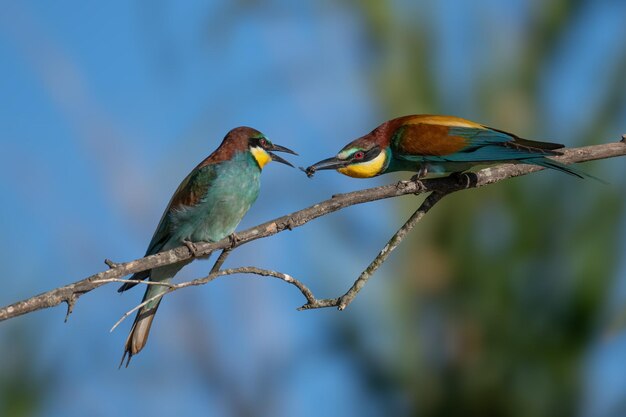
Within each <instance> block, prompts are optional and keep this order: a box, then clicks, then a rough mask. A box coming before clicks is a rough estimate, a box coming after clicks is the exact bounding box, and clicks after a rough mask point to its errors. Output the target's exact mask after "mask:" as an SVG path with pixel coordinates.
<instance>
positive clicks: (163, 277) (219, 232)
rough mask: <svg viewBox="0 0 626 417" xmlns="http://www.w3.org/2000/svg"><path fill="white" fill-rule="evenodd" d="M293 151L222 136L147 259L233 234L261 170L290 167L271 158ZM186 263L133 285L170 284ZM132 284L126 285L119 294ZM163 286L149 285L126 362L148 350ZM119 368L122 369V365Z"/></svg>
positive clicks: (171, 207) (174, 204) (188, 182)
mask: <svg viewBox="0 0 626 417" xmlns="http://www.w3.org/2000/svg"><path fill="white" fill-rule="evenodd" d="M275 151H281V152H288V153H291V154H294V155H297V154H296V153H295V152H294V151H292V150H290V149H287V148H285V147H283V146H279V145H275V144H273V143H272V142H270V140H269V139H267V138H266V137H265V136H264V135H263V134H262V133H261V132H259V131H257V130H255V129H252V128H250V127H237V128H235V129H233V130H231V131H230V132H228V134H227V135H226V137H225V138H224V140H223V141H222V143H221V145H220V146H219V147H218V148H217V149H216V150H215V152H213V153H212V154H211V155H209V156H208V157H207V158H206V159H205V160H204V161H202V162H200V164H198V166H196V167H195V168H194V169H193V171H191V173H190V174H189V175H187V177H186V178H185V179H184V180H183V182H182V183H181V184H180V185H179V186H178V188H177V189H176V192H175V193H174V195H173V196H172V199H171V200H170V202H169V204H168V205H167V208H166V209H165V212H164V213H163V216H162V217H161V221H160V222H159V225H158V226H157V228H156V231H155V232H154V236H152V240H151V241H150V244H149V245H148V250H147V251H146V256H148V255H152V254H155V253H157V252H162V251H166V250H169V249H172V248H175V247H177V246H181V245H182V244H188V245H189V244H190V243H191V244H193V242H201V241H202V242H217V241H218V240H221V239H223V238H224V237H226V236H229V235H230V234H232V233H233V232H234V231H235V228H236V227H237V225H238V224H239V222H240V221H241V219H242V218H243V216H244V215H245V214H246V212H247V211H248V210H249V209H250V206H251V205H252V204H253V203H254V201H255V200H256V198H257V196H258V194H259V186H260V176H261V170H262V169H263V167H264V166H265V165H266V164H267V163H268V162H270V161H276V162H281V163H283V164H287V165H289V166H293V165H291V164H290V163H289V162H287V161H286V160H284V159H283V158H281V157H280V156H278V155H276V154H274V153H273V152H275ZM189 262H190V260H187V261H183V262H178V263H176V264H172V265H166V266H163V267H159V268H154V269H151V270H149V271H144V272H139V273H136V274H135V275H133V276H132V277H131V279H133V280H137V281H139V280H143V279H146V278H149V279H150V280H151V281H158V282H165V283H167V282H170V281H171V279H172V278H173V277H174V275H176V273H177V272H178V271H179V270H180V269H181V268H182V267H183V266H185V265H186V264H187V263H189ZM135 285H137V284H136V283H126V284H124V285H122V286H121V287H120V289H119V290H118V291H119V292H122V291H126V290H128V289H130V288H132V287H133V286H135ZM166 291H167V287H166V286H163V285H147V289H146V293H145V295H144V298H143V299H144V301H145V300H148V299H151V298H154V297H157V298H155V299H154V300H153V301H150V302H149V303H148V304H146V305H145V306H143V307H142V308H141V309H140V310H139V311H138V312H137V317H136V318H135V322H134V324H133V327H132V329H131V331H130V334H129V335H128V339H126V345H125V348H124V356H122V363H123V362H124V358H125V357H126V355H128V362H126V366H128V363H129V362H130V358H131V357H132V356H133V355H135V354H137V353H138V352H139V351H140V350H141V349H143V347H144V346H145V345H146V341H147V340H148V333H149V332H150V326H151V325H152V320H153V319H154V314H155V313H156V311H157V308H158V307H159V303H160V302H161V298H160V297H158V296H159V295H162V294H164V293H165V292H166ZM120 365H121V364H120Z"/></svg>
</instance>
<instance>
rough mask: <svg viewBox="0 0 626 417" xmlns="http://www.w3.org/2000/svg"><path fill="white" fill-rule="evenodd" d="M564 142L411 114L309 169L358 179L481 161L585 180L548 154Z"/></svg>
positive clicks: (451, 118)
mask: <svg viewBox="0 0 626 417" xmlns="http://www.w3.org/2000/svg"><path fill="white" fill-rule="evenodd" d="M563 147H564V145H560V144H557V143H549V142H537V141H532V140H528V139H522V138H520V137H518V136H516V135H514V134H512V133H507V132H505V131H502V130H499V129H494V128H491V127H488V126H484V125H481V124H479V123H475V122H472V121H469V120H465V119H461V118H459V117H454V116H435V115H411V116H404V117H398V118H396V119H392V120H389V121H387V122H385V123H383V124H381V125H380V126H378V127H377V128H376V129H374V130H372V131H371V132H370V133H368V134H367V135H365V136H361V137H360V138H358V139H356V140H354V141H352V142H350V143H349V144H347V145H346V146H344V148H343V149H342V150H341V151H340V152H339V153H338V154H337V156H335V157H332V158H328V159H324V160H323V161H320V162H318V163H316V164H313V165H311V166H310V167H308V168H307V169H306V171H305V172H306V174H307V175H308V176H309V177H311V176H312V175H313V174H314V173H315V171H317V170H321V169H336V170H337V171H338V172H340V173H342V174H344V175H348V176H350V177H356V178H370V177H374V176H377V175H381V174H385V173H387V172H394V171H413V172H417V176H418V177H420V178H421V177H424V176H426V175H427V174H428V173H436V174H437V173H445V172H461V171H465V170H467V169H470V168H472V167H473V166H475V165H481V164H489V163H495V162H507V161H508V162H522V163H526V164H534V165H539V166H542V167H544V168H552V169H556V170H559V171H563V172H566V173H568V174H571V175H574V176H577V177H580V178H583V177H589V176H590V175H588V174H585V173H584V172H582V171H579V170H577V169H575V168H573V167H571V166H566V165H564V164H561V163H560V162H557V161H555V160H553V159H550V158H547V157H548V156H555V155H559V154H560V153H559V152H558V151H556V149H560V148H563Z"/></svg>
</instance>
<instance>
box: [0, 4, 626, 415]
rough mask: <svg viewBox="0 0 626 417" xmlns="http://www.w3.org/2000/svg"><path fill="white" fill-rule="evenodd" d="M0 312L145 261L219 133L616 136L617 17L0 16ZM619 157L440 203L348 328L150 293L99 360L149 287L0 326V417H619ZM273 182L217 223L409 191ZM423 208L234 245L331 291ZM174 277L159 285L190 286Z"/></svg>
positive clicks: (284, 309)
mask: <svg viewBox="0 0 626 417" xmlns="http://www.w3.org/2000/svg"><path fill="white" fill-rule="evenodd" d="M0 8H1V12H0V141H1V142H0V143H1V144H2V146H1V149H2V150H1V151H0V194H1V195H2V204H0V229H1V230H2V233H1V234H0V262H1V264H2V266H3V271H2V288H3V290H2V291H1V292H0V304H1V305H6V304H9V303H12V302H15V301H17V300H19V299H23V298H27V297H29V296H31V295H34V294H37V293H40V292H43V291H46V290H49V289H52V288H55V287H58V286H61V285H64V284H67V283H70V282H73V281H76V280H79V279H81V278H84V277H86V276H88V275H90V274H92V273H95V272H98V271H101V270H104V269H106V267H105V265H104V264H103V262H102V261H103V259H104V258H111V259H113V260H115V261H127V260H131V259H135V258H138V257H140V256H141V255H143V253H144V251H145V248H146V246H147V244H148V242H149V240H150V237H151V236H152V233H153V231H154V228H155V227H156V224H157V223H158V221H159V218H160V216H161V213H162V210H163V209H164V207H165V206H166V204H167V202H168V200H169V197H170V196H171V194H172V193H173V191H174V190H175V188H176V186H177V185H178V183H179V182H180V181H181V180H182V178H184V177H185V175H186V174H187V173H188V172H189V171H190V170H191V169H192V168H193V167H194V166H195V165H196V164H197V163H198V162H199V161H200V160H202V159H203V158H204V157H205V156H206V155H208V154H209V153H210V152H212V151H213V149H215V148H216V146H217V145H218V144H219V143H220V141H221V140H222V138H223V136H224V135H225V133H226V132H227V131H228V130H229V129H231V128H232V127H235V126H239V125H249V126H253V127H255V128H257V129H259V130H261V131H262V132H264V133H265V134H266V135H267V136H268V137H269V138H270V139H272V140H273V141H275V142H276V143H279V144H282V145H285V146H288V147H290V148H293V149H295V150H297V151H298V152H299V153H300V155H301V156H300V157H292V158H290V159H291V160H292V161H293V162H295V163H296V164H297V165H301V166H307V165H309V164H311V163H313V162H316V161H318V160H320V159H322V158H326V157H329V156H332V155H334V154H335V153H336V152H337V151H338V150H339V149H340V148H341V147H342V146H343V145H344V144H345V143H347V142H348V141H349V140H352V139H354V138H356V137H358V136H360V135H362V134H365V133H367V132H369V131H370V130H371V129H373V128H374V127H375V126H377V125H378V124H379V123H381V122H382V121H384V120H386V119H389V118H392V117H396V116H400V115H405V114H413V113H443V114H453V115H457V116H461V117H465V118H469V119H473V120H476V121H479V122H482V123H485V124H488V125H492V126H494V127H498V128H501V129H504V130H508V131H512V132H515V133H517V134H519V135H520V136H522V137H527V138H531V139H538V140H550V141H555V142H561V143H565V144H566V145H567V146H581V145H589V144H599V143H605V142H611V141H617V140H619V138H620V135H621V134H623V133H626V43H624V39H626V25H625V24H624V16H626V2H625V1H623V0H597V1H582V0H581V1H568V0H554V1H550V2H546V1H541V0H528V1H524V0H514V1H507V2H501V1H496V0H480V1H473V2H466V1H435V0H431V1H400V0H398V1H391V0H388V1H376V0H371V1H339V2H337V1H325V0H323V1H316V2H290V1H286V0H282V1H280V0H275V1H265V2H261V1H256V0H239V1H230V2H227V1H222V2H217V1H213V2H201V1H188V2H177V1H173V0H158V1H150V2H148V1H110V2H79V1H73V2H62V3H59V2H35V1H3V2H2V3H1V5H0ZM625 161H626V160H625V159H624V158H621V159H613V160H604V161H598V162H594V163H587V164H585V165H584V166H583V167H581V168H582V169H584V170H586V171H587V172H589V173H591V174H593V175H596V176H598V177H601V178H603V179H605V180H606V181H608V182H609V183H610V184H609V185H602V184H599V183H597V182H594V181H579V180H576V179H574V178H570V177H568V176H564V175H562V174H560V173H558V172H541V173H538V174H535V175H531V176H527V177H523V178H517V179H512V180H509V181H505V182H502V183H499V184H496V185H493V186H490V187H485V188H484V189H480V190H471V191H467V192H460V193H457V194H455V195H452V196H450V197H448V198H446V199H445V200H444V201H443V202H441V203H440V204H439V205H438V206H437V207H436V208H435V209H434V210H433V211H432V212H431V213H430V214H429V215H428V216H427V217H426V218H425V219H424V221H423V222H421V223H420V224H419V225H418V226H417V227H416V228H415V229H414V231H413V232H412V233H411V235H410V236H409V237H408V239H407V240H406V241H405V242H404V243H403V245H402V246H401V247H400V248H399V249H398V251H397V252H396V253H394V254H393V255H392V256H391V257H390V259H389V260H388V262H387V263H386V264H385V265H384V266H383V267H382V268H381V269H380V270H379V272H378V273H377V274H376V275H375V276H374V278H373V279H372V280H371V281H370V283H369V284H368V285H367V287H365V289H364V291H362V292H361V294H360V295H359V297H358V298H357V299H356V300H355V302H354V303H353V304H352V305H351V306H350V308H348V309H347V310H346V311H344V312H338V311H336V310H334V309H332V310H331V309H329V310H317V311H306V312H297V311H296V307H298V306H300V305H301V304H302V303H303V302H304V299H303V298H302V296H301V294H300V293H299V292H298V291H297V290H295V289H294V288H292V287H291V286H288V285H286V284H284V283H281V282H280V281H278V280H273V279H265V278H256V277H250V276H245V277H243V276H236V277H228V278H222V279H219V280H217V281H214V282H212V283H211V284H209V285H206V286H203V287H200V288H193V289H188V290H184V291H180V292H177V293H175V294H173V295H171V296H169V297H167V299H166V301H165V302H164V303H163V305H162V307H161V309H160V311H159V314H158V316H157V317H158V318H157V320H156V321H155V326H154V327H153V331H152V334H151V338H150V341H149V344H148V346H147V348H146V349H145V350H144V351H143V352H141V354H140V355H138V356H137V357H135V358H133V361H132V363H131V366H130V367H129V368H128V369H122V370H118V369H117V365H118V363H119V359H120V358H121V355H122V349H123V343H124V340H125V338H126V335H127V332H128V329H129V328H130V325H131V320H128V321H126V322H125V323H124V324H123V325H121V326H120V327H119V328H118V329H117V330H115V331H114V332H113V333H109V329H110V328H111V326H112V325H113V324H114V323H115V322H116V321H117V320H118V318H119V317H120V316H121V315H122V314H123V313H124V312H126V311H127V310H129V309H130V308H132V307H134V306H135V305H136V304H137V303H138V302H139V301H140V299H141V296H142V293H143V288H141V289H138V290H135V291H132V292H128V293H125V294H123V295H119V294H117V293H116V292H115V290H116V286H113V285H110V286H105V287H102V288H100V289H98V290H96V291H94V292H92V293H89V294H87V295H85V296H84V297H82V298H81V299H80V300H79V302H78V304H77V305H76V307H75V309H74V313H73V315H72V316H71V318H70V320H69V322H68V323H63V318H64V315H65V308H64V307H63V306H60V307H57V308H54V309H50V310H44V311H40V312H36V313H33V314H29V315H27V316H24V317H20V318H16V319H13V320H10V321H8V322H3V323H1V324H0V357H1V358H2V360H0V416H10V417H14V416H64V417H73V416H76V417H78V416H81V417H82V416H85V415H91V416H113V415H148V414H149V415H152V416H169V415H174V414H175V413H176V415H215V416H320V415H321V416H324V415H331V414H332V415H347V416H382V415H385V416H457V415H463V416H551V417H555V416H572V415H580V416H594V417H595V416H602V417H610V416H623V415H626V332H624V324H623V322H624V320H622V317H624V316H625V315H624V312H625V311H626V257H624V256H623V253H624V250H625V246H626V213H625V207H624V205H625V202H626V200H625V197H624V196H625V195H626V175H625V174H626V168H625V165H626V164H625ZM408 176H409V175H407V174H402V175H398V176H396V177H394V176H391V175H388V176H384V177H381V178H376V179H372V180H355V179H350V178H347V177H343V176H339V175H338V174H335V173H332V172H321V173H319V174H318V175H316V177H315V178H314V179H307V178H306V177H305V176H304V175H303V174H302V173H301V172H299V171H296V170H290V169H289V168H288V167H285V166H283V165H280V164H272V165H270V166H269V167H267V169H265V172H264V174H263V181H262V182H263V184H262V189H261V195H260V197H259V199H258V201H257V203H256V204H255V206H254V207H253V210H251V211H250V212H249V213H248V214H247V216H246V217H245V219H244V221H243V222H242V224H241V225H240V227H239V229H240V230H242V229H244V228H247V227H251V226H254V225H256V224H258V223H260V222H263V221H266V220H269V219H271V218H274V217H277V216H279V215H283V214H286V213H289V212H292V211H295V210H297V209H300V208H304V207H306V206H308V205H311V204H314V203H316V202H318V201H320V200H322V199H325V198H328V197H329V196H330V195H332V194H335V193H340V192H346V191H350V190H356V189H360V188H364V187H370V186H375V185H380V184H385V183H390V182H393V181H396V180H397V179H398V178H407V177H408ZM422 199H423V197H404V198H401V199H400V198H399V199H394V200H391V201H382V202H377V203H372V204H367V205H364V206H360V207H351V208H348V209H346V210H343V211H341V212H339V213H335V214H332V215H330V216H326V217H324V218H321V219H319V220H316V221H315V222H314V223H310V224H308V225H306V226H304V227H301V228H298V229H296V230H294V231H292V232H287V233H281V234H280V235H277V236H274V237H271V238H269V239H263V240H261V241H256V242H254V243H252V244H248V245H245V246H244V247H241V248H240V249H238V250H237V251H236V252H234V253H233V254H232V255H231V257H230V258H229V260H228V261H227V263H226V265H225V266H227V267H234V266H244V265H255V266H259V267H264V268H270V269H275V270H280V271H283V272H286V273H289V274H291V275H293V276H295V277H297V278H299V279H301V280H302V281H304V282H305V283H306V284H307V285H308V286H309V287H310V288H311V289H312V290H313V291H314V292H315V294H316V295H317V296H319V297H331V296H337V295H339V294H341V293H343V292H344V291H345V290H346V289H347V288H348V287H349V286H350V285H351V283H352V282H353V280H354V279H355V278H356V276H357V275H358V274H359V273H360V272H361V270H362V269H363V268H364V267H365V266H366V265H367V264H368V263H369V262H370V261H371V259H372V258H373V257H374V256H375V255H376V253H377V252H378V250H380V248H382V246H383V245H384V244H385V243H386V241H387V239H388V238H389V237H390V236H391V235H392V234H393V233H394V232H395V230H396V229H397V228H398V227H399V226H400V225H401V224H402V223H403V222H404V221H405V219H406V218H407V217H408V216H409V215H410V213H411V212H412V211H413V210H414V209H415V208H416V207H417V206H418V204H419V203H420V201H421V200H422ZM211 265H212V263H211V262H207V261H199V262H194V263H193V264H192V265H189V266H187V267H186V268H185V269H184V270H183V271H182V272H181V273H180V274H179V279H192V278H197V277H200V276H203V275H205V274H206V273H207V272H208V270H209V269H210V267H211Z"/></svg>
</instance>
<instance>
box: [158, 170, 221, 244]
mask: <svg viewBox="0 0 626 417" xmlns="http://www.w3.org/2000/svg"><path fill="white" fill-rule="evenodd" d="M214 176H215V167H214V165H205V166H203V167H198V168H195V169H194V170H193V171H191V173H189V175H187V177H185V179H184V180H183V181H182V182H181V183H180V185H179V186H178V188H177V189H176V191H175V192H174V195H173V196H172V198H171V200H170V202H169V203H168V205H167V208H166V209H165V211H164V212H163V215H162V216H161V220H160V221H159V225H158V226H157V228H156V230H155V232H154V235H153V236H152V240H151V241H150V245H148V250H147V251H146V256H147V255H152V254H155V253H157V252H159V251H160V250H161V248H162V247H163V245H165V243H166V242H167V240H168V239H169V237H170V235H171V232H172V230H171V228H172V221H171V216H170V214H171V213H173V212H175V211H177V210H181V209H183V208H184V207H193V206H195V205H196V204H198V203H199V202H200V201H202V199H203V198H204V197H205V196H206V194H207V192H208V189H209V186H210V184H211V182H212V181H211V180H212V178H213V177H214Z"/></svg>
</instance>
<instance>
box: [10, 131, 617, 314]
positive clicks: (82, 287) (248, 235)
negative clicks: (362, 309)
mask: <svg viewBox="0 0 626 417" xmlns="http://www.w3.org/2000/svg"><path fill="white" fill-rule="evenodd" d="M562 151H563V155H561V156H558V157H554V159H555V160H557V161H560V162H563V163H575V162H584V161H591V160H596V159H606V158H612V157H617V156H623V155H626V135H624V136H622V140H621V142H616V143H608V144H603V145H594V146H585V147H581V148H571V149H564V150H562ZM542 169H543V168H541V167H538V166H535V165H525V164H502V165H497V166H493V167H490V168H485V169H482V170H480V171H478V172H476V173H471V174H465V175H456V176H450V177H443V178H433V179H425V180H422V181H419V180H415V181H413V180H411V181H400V182H397V183H394V184H389V185H384V186H381V187H374V188H369V189H365V190H360V191H354V192H350V193H345V194H338V195H335V196H333V197H332V198H330V199H328V200H325V201H322V202H320V203H318V204H315V205H313V206H310V207H307V208H305V209H303V210H299V211H296V212H294V213H291V214H288V215H286V216H282V217H278V218H276V219H274V220H271V221H268V222H266V223H263V224H260V225H258V226H255V227H252V228H249V229H247V230H244V231H242V232H240V233H237V238H236V239H233V238H232V237H227V238H224V239H222V240H220V241H219V242H214V243H208V242H205V243H196V244H195V249H196V250H195V254H192V251H191V250H190V249H189V248H188V247H186V246H181V247H178V248H175V249H172V250H169V251H166V252H161V253H158V254H155V255H151V256H147V257H145V258H140V259H136V260H133V261H130V262H125V263H114V262H111V261H108V260H107V265H109V267H110V269H109V270H107V271H102V272H99V273H97V274H94V275H91V276H90V277H87V278H85V279H83V280H80V281H77V282H74V283H72V284H68V285H65V286H63V287H59V288H56V289H53V290H50V291H47V292H45V293H42V294H39V295H37V296H34V297H31V298H28V299H26V300H23V301H19V302H16V303H14V304H11V305H8V306H5V307H2V308H0V321H3V320H7V319H10V318H13V317H17V316H20V315H22V314H26V313H30V312H33V311H37V310H41V309H44V308H48V307H54V306H57V305H59V304H61V303H66V304H67V306H68V315H69V313H71V311H72V308H73V306H74V304H75V303H76V300H77V299H78V298H79V297H80V296H81V295H83V294H85V293H87V292H89V291H92V290H94V289H96V288H98V287H100V286H101V285H104V284H106V283H109V282H112V280H114V279H120V278H122V277H124V276H126V275H129V274H133V273H136V272H140V271H145V270H148V269H152V268H155V267H159V266H164V265H170V264H173V263H177V262H180V261H184V260H187V259H189V258H192V257H194V255H195V256H196V257H206V256H209V255H210V254H211V253H212V252H214V251H216V250H219V249H221V250H225V249H234V248H236V247H238V246H241V245H244V244H246V243H248V242H251V241H253V240H256V239H261V238H265V237H268V236H272V235H275V234H277V233H280V232H283V231H284V230H286V229H288V230H291V229H293V228H296V227H300V226H302V225H304V224H306V223H308V222H310V221H311V220H314V219H316V218H318V217H321V216H325V215H327V214H330V213H333V212H335V211H338V210H341V209H343V208H345V207H349V206H352V205H355V204H362V203H366V202H370V201H375V200H381V199H385V198H391V197H398V196H401V195H407V194H421V193H427V192H433V191H434V192H438V193H440V194H442V196H444V195H446V194H449V193H451V192H455V191H459V190H463V189H468V188H477V187H482V186H485V185H489V184H493V183H496V182H499V181H502V180H504V179H507V178H512V177H517V176H521V175H526V174H530V173H533V172H536V171H540V170H542ZM419 212H420V211H419V209H418V211H417V212H416V213H415V215H418V213H419ZM422 216H423V213H422V214H421V216H420V215H418V219H417V220H416V222H417V221H419V219H420V218H421V217H422ZM403 227H404V226H403ZM410 227H412V226H410ZM410 227H409V229H410ZM401 231H402V229H400V231H399V232H398V234H399V233H400V232H401ZM407 231H408V230H407ZM398 234H396V235H394V237H393V238H392V239H391V241H390V242H389V243H388V245H389V247H390V248H391V247H392V246H393V247H395V246H394V241H395V240H397V242H396V243H399V241H400V240H401V239H402V237H403V236H404V234H406V233H404V234H402V235H401V236H399V235H398ZM398 239H399V240H398ZM396 246H397V244H396ZM224 252H225V253H223V254H222V256H220V258H223V259H224V258H225V257H226V256H227V254H228V252H229V251H228V250H226V251H224ZM383 252H386V251H385V250H383ZM389 252H390V251H389ZM387 255H388V253H387ZM382 256H384V257H381V255H380V254H379V257H381V258H380V259H378V257H377V259H375V260H374V261H373V262H372V264H370V266H368V268H367V269H366V270H365V271H364V272H363V274H361V277H359V279H358V280H357V282H355V285H354V286H353V288H351V290H350V291H348V293H346V294H345V295H344V296H342V297H341V298H338V299H329V300H316V299H315V297H313V296H312V294H311V297H312V298H311V299H309V297H306V298H307V304H305V305H304V306H303V307H302V308H303V309H308V308H319V307H328V306H333V305H334V306H340V305H342V306H343V307H344V308H345V306H347V304H349V302H350V301H351V300H352V299H353V298H354V295H356V293H357V292H358V290H359V289H360V288H361V286H362V285H363V284H364V283H365V281H366V280H367V278H368V277H369V275H371V273H373V272H374V271H375V270H376V269H377V268H378V266H380V264H381V263H382V262H383V261H384V258H386V255H382ZM223 259H222V261H223ZM218 262H221V261H220V259H219V258H218V261H217V262H216V265H215V266H214V268H213V270H214V271H213V272H214V273H217V272H216V271H217V270H218V269H219V267H220V266H221V264H218ZM225 271H227V270H225ZM219 272H220V273H221V272H224V271H219ZM277 274H280V273H277ZM210 276H211V275H209V277H210ZM272 276H274V275H272ZM206 278H208V277H206ZM206 278H205V279H206ZM292 279H293V278H292ZM209 281H210V279H209ZM285 281H287V280H285ZM190 282H194V281H190ZM207 282H208V281H207ZM287 282H289V281H287ZM292 283H293V284H294V285H295V283H294V282H292ZM184 284H187V283H184ZM179 285H180V284H179ZM187 285H192V284H187ZM194 285H199V284H194ZM299 288H300V287H299ZM300 290H301V291H302V288H300ZM351 291H352V292H351ZM303 293H304V291H303ZM351 294H353V295H351ZM341 300H343V301H341ZM313 304H315V305H313ZM307 305H308V307H307Z"/></svg>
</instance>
